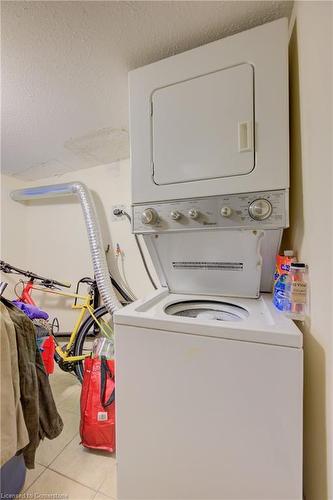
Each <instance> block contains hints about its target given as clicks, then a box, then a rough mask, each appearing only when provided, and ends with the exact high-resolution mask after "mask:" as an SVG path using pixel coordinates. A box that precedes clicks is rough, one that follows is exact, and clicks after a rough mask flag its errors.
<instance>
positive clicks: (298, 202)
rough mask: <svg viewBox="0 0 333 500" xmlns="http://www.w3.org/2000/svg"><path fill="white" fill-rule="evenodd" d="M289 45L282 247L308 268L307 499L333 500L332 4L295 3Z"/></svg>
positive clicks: (305, 400) (305, 436)
mask: <svg viewBox="0 0 333 500" xmlns="http://www.w3.org/2000/svg"><path fill="white" fill-rule="evenodd" d="M294 14H295V24H294V26H293V29H292V33H291V41H290V102H291V108H290V112H291V116H290V119H291V230H290V231H289V234H287V235H286V246H288V247H291V248H294V249H295V250H296V251H297V253H298V257H299V259H300V260H302V261H305V262H307V263H308V264H309V268H310V281H311V315H310V318H309V319H308V321H306V322H305V324H303V325H302V324H300V327H301V328H302V330H303V333H304V363H305V366H304V369H305V377H304V491H305V497H306V500H327V499H328V498H329V499H332V498H333V489H332V488H333V485H332V481H333V471H332V442H333V426H332V416H333V415H332V402H333V400H332V391H333V370H332V361H333V356H332V345H333V344H332V339H333V324H332V310H333V295H332V283H333V279H332V278H333V275H332V268H333V266H332V262H333V260H332V255H333V251H332V250H333V247H332V237H333V236H332V235H333V222H332V220H333V219H332V215H333V213H332V187H333V186H332V170H333V163H332V159H333V158H332V141H333V129H332V112H333V108H332V92H333V80H332V62H333V60H332V56H333V52H332V47H333V36H332V23H333V18H332V14H333V5H332V3H331V2H296V4H295V12H294Z"/></svg>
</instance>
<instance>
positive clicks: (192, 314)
mask: <svg viewBox="0 0 333 500" xmlns="http://www.w3.org/2000/svg"><path fill="white" fill-rule="evenodd" d="M165 312H166V313H167V314H170V315H173V316H183V317H185V318H197V319H199V320H203V319H204V320H214V321H242V320H244V319H245V318H247V317H248V316H249V313H248V311H247V310H246V309H244V308H243V307H240V306H237V305H235V304H230V303H228V302H220V301H214V300H184V301H181V302H175V303H174V304H170V305H168V306H167V307H166V308H165Z"/></svg>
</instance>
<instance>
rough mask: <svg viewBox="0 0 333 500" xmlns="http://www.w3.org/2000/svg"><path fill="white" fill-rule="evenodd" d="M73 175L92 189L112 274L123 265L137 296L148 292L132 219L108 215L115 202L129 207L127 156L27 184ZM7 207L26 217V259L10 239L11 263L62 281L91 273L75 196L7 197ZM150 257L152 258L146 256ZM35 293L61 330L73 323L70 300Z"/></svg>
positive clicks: (18, 184)
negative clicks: (26, 200)
mask: <svg viewBox="0 0 333 500" xmlns="http://www.w3.org/2000/svg"><path fill="white" fill-rule="evenodd" d="M75 180H77V181H81V182H84V183H85V184H86V185H87V186H88V187H89V188H90V189H91V191H92V193H93V196H94V199H95V203H96V207H97V211H98V215H99V219H100V222H101V226H102V233H103V238H104V243H105V248H106V247H107V245H108V244H110V253H109V261H110V265H111V268H112V269H113V271H114V272H116V273H117V270H118V268H119V267H120V268H121V269H122V267H123V268H124V269H125V274H126V278H127V281H128V283H129V285H130V287H131V289H132V290H133V291H134V293H135V294H136V295H137V297H142V296H144V295H145V294H147V293H149V291H151V290H152V286H151V284H150V282H149V280H148V278H147V275H146V273H145V270H144V267H143V264H142V261H141V258H140V255H139V252H138V250H137V247H136V244H135V241H134V237H133V235H132V234H131V227H130V224H129V223H128V222H127V220H126V219H123V220H121V221H118V220H117V221H113V220H112V215H111V214H112V206H113V205H117V204H124V205H126V206H127V207H129V205H130V172H129V161H128V160H124V161H121V162H117V163H113V164H111V165H104V166H99V167H95V168H90V169H85V170H79V171H76V172H73V173H68V174H65V175H62V176H60V177H57V178H55V177H52V178H48V179H43V180H41V181H35V182H30V185H31V186H32V185H45V184H54V183H60V182H70V181H75ZM22 186H23V187H25V186H26V183H25V182H19V181H15V188H16V187H22ZM6 200H8V196H7V195H6V196H5V197H4V202H7V201H6ZM10 206H11V212H10V220H11V224H14V223H15V221H17V219H18V218H19V214H20V213H21V212H24V214H25V217H26V219H25V220H26V233H25V234H27V235H28V237H27V238H26V243H25V257H24V259H21V258H20V257H19V256H18V255H17V254H14V253H12V252H11V249H12V248H13V246H14V241H12V243H11V247H10V248H8V250H7V251H6V258H7V259H8V261H9V262H11V263H13V264H15V263H16V264H17V265H18V266H20V265H22V267H24V266H25V267H28V268H29V269H30V270H33V271H35V272H36V273H40V274H42V275H46V276H50V277H53V278H54V279H58V280H60V281H62V280H63V281H70V282H72V283H73V284H75V283H76V281H77V280H78V279H80V278H81V277H83V276H93V272H92V265H91V258H90V253H89V247H88V239H87V233H86V228H85V224H84V219H83V216H82V211H81V206H80V203H79V201H78V200H77V199H76V198H75V197H73V198H72V197H64V198H61V199H56V200H39V201H34V202H29V203H26V204H24V205H21V204H18V203H14V202H10ZM8 229H9V228H8V227H7V233H6V234H10V231H9V230H8ZM4 230H6V228H4ZM10 238H12V235H11V236H10ZM117 243H119V244H120V247H121V249H122V250H123V254H124V256H123V266H122V265H121V264H122V261H121V258H118V260H116V259H115V258H114V257H113V255H114V249H115V247H116V244H117ZM112 254H113V255H112ZM14 255H15V258H14ZM148 261H149V262H150V260H149V257H148ZM117 264H118V265H117ZM73 288H74V287H73ZM82 290H84V288H83V289H82ZM35 293H36V295H35V297H36V299H38V300H37V302H38V303H39V305H40V306H41V307H44V308H45V310H47V311H48V312H50V314H51V315H56V316H57V317H58V318H59V320H60V323H61V329H62V330H69V329H70V328H71V327H73V320H74V318H75V315H76V314H77V311H76V312H74V311H71V310H69V308H68V307H67V306H68V305H69V304H70V303H71V300H67V301H65V300H64V299H62V298H59V297H55V296H50V295H46V294H39V292H35ZM37 294H38V296H37Z"/></svg>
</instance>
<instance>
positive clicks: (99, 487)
mask: <svg viewBox="0 0 333 500" xmlns="http://www.w3.org/2000/svg"><path fill="white" fill-rule="evenodd" d="M111 467H115V468H116V467H117V464H116V463H113V464H112V465H111ZM116 473H117V470H116ZM105 480H106V477H104V479H102V482H101V484H100V485H99V486H98V492H99V493H102V495H105V493H103V492H102V491H101V488H102V486H103V484H104V482H105ZM111 498H113V497H111Z"/></svg>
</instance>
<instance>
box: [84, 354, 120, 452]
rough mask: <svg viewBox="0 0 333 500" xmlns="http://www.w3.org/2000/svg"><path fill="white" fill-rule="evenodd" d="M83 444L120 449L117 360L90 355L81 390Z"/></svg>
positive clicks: (92, 446) (88, 446)
mask: <svg viewBox="0 0 333 500" xmlns="http://www.w3.org/2000/svg"><path fill="white" fill-rule="evenodd" d="M80 404H81V422H80V435H81V444H83V446H85V447H86V448H95V449H100V450H106V451H109V452H111V453H113V452H114V451H115V449H116V433H115V380H114V360H113V359H112V360H110V359H108V360H107V359H106V358H104V357H101V358H90V357H89V358H86V359H85V360H84V375H83V384H82V392H81V402H80Z"/></svg>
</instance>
